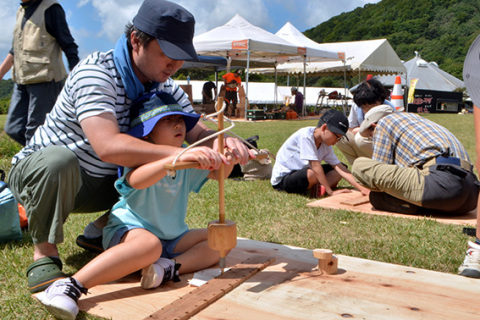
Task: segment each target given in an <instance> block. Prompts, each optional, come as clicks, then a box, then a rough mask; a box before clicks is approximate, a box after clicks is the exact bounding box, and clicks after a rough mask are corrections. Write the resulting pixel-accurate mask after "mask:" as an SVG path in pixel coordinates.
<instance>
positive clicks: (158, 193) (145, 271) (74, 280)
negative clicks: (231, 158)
mask: <svg viewBox="0 0 480 320" xmlns="http://www.w3.org/2000/svg"><path fill="white" fill-rule="evenodd" d="M133 106H134V107H135V109H136V110H138V112H137V113H136V114H132V117H133V119H132V122H131V125H130V130H129V131H128V134H130V135H132V136H133V137H136V138H138V139H142V140H145V141H147V142H148V143H151V144H156V145H161V146H164V147H166V146H174V147H181V146H182V144H183V143H184V140H185V136H186V134H187V132H188V131H190V130H192V129H193V128H194V127H195V125H196V123H197V122H198V119H199V116H198V115H196V114H192V113H188V112H185V111H183V110H182V107H181V106H180V105H178V104H177V102H176V100H175V99H174V98H173V96H171V95H170V94H169V93H165V92H155V93H148V94H146V95H144V96H142V97H141V98H140V99H138V100H137V101H136V102H134V104H133ZM174 159H175V156H173V155H172V156H170V157H167V158H164V159H160V160H157V161H153V162H151V163H147V164H145V165H140V166H138V167H135V168H127V169H126V170H125V172H124V173H123V175H122V176H121V177H120V178H119V179H117V181H116V182H115V188H116V189H117V191H118V193H119V194H120V199H119V200H118V202H117V203H116V204H115V205H114V206H113V208H112V211H111V213H110V216H109V218H108V223H107V225H106V227H105V228H104V230H103V233H104V236H103V246H104V248H105V249H106V250H105V251H104V252H103V253H101V254H100V255H98V256H97V257H96V258H95V259H94V260H92V261H91V262H90V263H88V264H87V265H85V266H84V267H83V268H82V269H80V270H79V271H78V272H77V273H75V274H74V275H73V276H72V277H70V278H67V279H61V280H57V281H55V282H54V283H53V284H52V285H51V286H50V287H48V288H47V289H46V290H45V291H43V292H40V293H39V294H38V295H37V298H38V300H39V301H40V302H41V303H42V304H43V305H45V306H46V307H47V309H48V310H49V311H50V312H52V313H53V314H54V315H55V316H56V317H60V318H69V319H75V317H76V315H77V313H78V305H77V300H78V298H79V297H80V296H81V294H82V293H84V294H86V293H87V290H88V289H90V288H92V287H94V286H96V285H99V284H103V283H107V282H111V281H115V280H117V279H120V278H122V277H124V276H127V275H128V274H130V273H132V272H135V271H137V270H142V272H141V275H142V277H141V279H140V286H141V287H142V288H143V289H153V288H156V287H158V286H160V285H161V284H162V283H164V282H166V281H169V280H173V281H180V280H179V275H180V274H183V273H191V272H196V271H198V270H202V269H205V268H208V267H210V266H212V265H214V264H216V263H218V261H219V255H218V252H217V251H215V250H212V249H210V247H209V246H208V231H207V229H205V228H204V229H189V228H188V226H187V224H186V222H185V218H186V214H187V206H188V195H189V194H190V192H192V191H193V192H199V191H200V189H201V187H202V186H203V185H204V184H205V182H206V181H207V180H208V179H218V178H219V170H216V169H212V168H214V167H215V162H216V161H221V162H222V161H223V162H225V175H226V176H228V174H229V173H230V171H231V170H232V168H233V165H234V163H233V162H232V163H229V162H228V161H227V160H226V158H225V157H224V156H223V155H221V154H220V153H218V152H216V151H214V150H213V149H211V148H208V147H195V148H191V149H190V150H188V151H187V152H185V153H184V154H182V155H181V156H180V157H179V158H178V161H188V162H190V161H191V162H198V163H199V164H200V168H199V169H185V170H178V171H177V172H176V176H175V177H171V176H169V175H167V170H166V168H165V165H166V164H170V163H172V162H173V160H174Z"/></svg>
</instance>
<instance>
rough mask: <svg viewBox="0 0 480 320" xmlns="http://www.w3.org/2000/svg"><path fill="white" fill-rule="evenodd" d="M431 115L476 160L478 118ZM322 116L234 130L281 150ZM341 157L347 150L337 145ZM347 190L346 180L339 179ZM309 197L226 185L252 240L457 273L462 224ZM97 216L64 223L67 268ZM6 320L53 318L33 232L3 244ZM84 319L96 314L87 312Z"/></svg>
mask: <svg viewBox="0 0 480 320" xmlns="http://www.w3.org/2000/svg"><path fill="white" fill-rule="evenodd" d="M426 117H427V118H428V119H430V120H432V121H434V122H437V123H439V124H441V125H443V126H445V127H446V128H447V129H449V130H450V131H452V132H453V133H454V134H455V135H456V136H457V137H458V138H459V140H460V141H461V142H462V143H463V144H464V146H465V147H466V148H467V151H468V152H469V154H470V157H471V160H472V162H474V161H475V158H476V154H475V141H474V128H473V116H472V115H471V114H468V115H457V114H438V115H437V114H430V115H426ZM4 122H5V116H4V115H3V116H0V130H2V133H1V134H0V155H1V159H0V169H4V170H6V171H8V170H9V168H10V164H9V163H10V159H11V157H12V155H13V154H15V152H16V151H18V149H19V148H18V145H16V144H14V143H13V142H12V141H11V140H10V139H9V138H8V137H7V136H6V135H5V133H3V124H4ZM316 122H317V121H316V120H299V121H287V120H280V121H271V122H261V121H260V122H253V123H252V122H241V123H236V127H235V128H234V130H233V131H234V132H235V133H237V134H238V135H240V136H242V137H244V138H247V137H250V136H252V135H259V136H260V139H259V141H258V146H259V147H260V148H266V149H269V150H270V151H271V152H273V153H274V154H276V152H277V151H278V149H279V148H280V146H281V145H282V143H283V142H284V141H285V140H286V139H287V138H288V137H289V136H290V135H291V134H292V133H293V132H295V131H296V130H297V129H299V128H301V127H305V126H315V125H316ZM336 154H337V156H338V157H339V158H340V160H342V161H344V162H345V159H344V158H343V155H342V154H341V153H340V152H339V151H338V150H336ZM341 185H342V186H344V187H346V186H347V184H346V183H345V181H343V182H342V183H341ZM217 195H218V186H217V183H216V182H215V181H209V182H207V184H206V185H205V187H204V188H203V189H202V191H201V192H200V193H199V194H192V195H191V197H190V202H189V214H188V223H189V226H190V227H192V228H193V227H206V226H207V223H208V222H209V221H211V220H214V219H216V218H217V215H218V209H217V208H218V196H217ZM310 201H312V200H311V199H309V198H307V197H303V196H299V195H290V194H286V193H280V192H277V191H274V190H273V189H272V187H271V186H270V183H269V181H237V180H232V179H228V180H227V181H226V184H225V205H226V216H227V218H228V219H230V220H233V221H235V222H236V223H237V227H238V235H239V236H240V237H245V238H249V239H255V240H260V241H266V242H274V243H281V244H288V245H294V246H299V247H303V248H307V249H315V248H329V249H331V250H333V252H335V253H337V254H343V255H349V256H353V257H360V258H365V259H371V260H377V261H384V262H389V263H395V264H400V265H406V266H412V267H417V268H424V269H429V270H435V271H440V272H446V273H456V269H457V268H458V266H459V265H460V263H461V262H462V261H463V258H464V254H465V250H466V249H467V240H468V237H467V236H466V235H464V234H462V226H456V225H446V224H441V223H437V222H434V221H430V220H426V219H424V218H423V217H419V218H418V219H403V218H395V217H383V216H372V215H366V214H361V213H353V212H349V211H344V210H339V211H334V210H324V209H321V208H308V207H306V204H307V203H308V202H310ZM99 214H100V213H98V214H72V215H70V217H69V219H68V221H67V222H66V224H65V235H66V241H65V242H64V243H63V244H62V245H60V246H59V249H60V254H61V257H62V260H63V261H64V271H66V272H67V273H70V274H73V273H74V272H75V271H76V270H77V269H79V268H80V267H81V266H83V265H84V264H85V263H86V262H87V261H89V260H90V259H91V258H92V257H93V255H92V254H91V253H88V252H85V251H84V250H83V249H81V248H79V247H77V246H76V245H75V238H76V237H77V235H79V234H81V233H82V232H83V228H84V227H85V225H86V224H87V223H88V222H90V221H91V220H93V219H95V218H96V217H97V216H98V215H99ZM0 249H1V254H0V264H1V266H2V268H1V271H0V283H1V285H0V290H1V295H0V319H4V320H5V319H46V318H47V319H48V318H49V317H50V316H49V314H48V313H47V312H46V311H45V310H44V309H43V307H40V305H39V304H38V303H37V302H36V301H35V300H34V299H32V298H31V295H30V293H29V292H28V290H27V281H26V275H25V273H26V268H27V266H28V265H29V264H30V263H31V262H32V257H33V245H32V242H31V239H30V238H29V235H28V233H25V234H24V239H23V240H22V241H19V242H10V243H6V244H0ZM79 317H80V318H81V319H96V318H95V317H92V316H90V315H87V314H85V313H81V315H80V316H79Z"/></svg>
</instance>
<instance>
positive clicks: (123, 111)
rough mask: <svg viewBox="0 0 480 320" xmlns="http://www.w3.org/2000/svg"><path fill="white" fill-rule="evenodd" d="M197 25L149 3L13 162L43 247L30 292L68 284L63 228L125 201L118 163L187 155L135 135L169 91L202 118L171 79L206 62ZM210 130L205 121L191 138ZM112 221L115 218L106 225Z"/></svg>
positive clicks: (75, 76)
mask: <svg viewBox="0 0 480 320" xmlns="http://www.w3.org/2000/svg"><path fill="white" fill-rule="evenodd" d="M194 26H195V20H194V17H193V16H192V15H191V13H190V12H188V11H187V10H185V9H184V8H183V7H181V6H179V5H177V4H174V3H172V2H168V1H163V0H145V1H144V2H143V4H142V5H141V7H140V9H139V11H138V13H137V15H136V16H135V18H134V19H133V23H131V24H128V25H127V28H126V32H125V34H124V35H123V36H122V37H121V38H120V39H119V41H118V42H117V44H116V46H115V49H113V50H111V51H108V52H104V53H101V52H96V53H94V54H91V55H90V56H88V57H87V58H86V59H84V60H83V61H81V62H80V63H79V64H78V65H77V66H76V67H75V68H74V69H73V70H72V72H71V73H70V74H69V76H68V78H67V80H66V82H65V86H64V88H63V90H62V92H61V93H60V96H59V98H58V99H57V102H56V104H55V106H54V108H53V110H52V112H51V113H50V114H48V116H47V119H46V120H45V123H44V124H43V125H42V126H40V127H39V128H38V129H37V131H36V132H35V135H34V136H33V137H32V139H31V140H30V142H29V143H28V145H27V146H26V147H25V148H24V149H22V150H21V151H20V152H19V153H18V154H17V155H15V157H14V158H13V160H12V164H13V167H12V170H11V172H10V176H9V184H10V187H11V189H12V192H13V193H14V195H15V197H16V199H17V200H18V201H19V202H20V203H22V204H23V206H24V207H25V209H26V212H27V216H28V220H29V231H30V234H31V236H32V239H33V243H34V257H33V258H34V262H33V263H32V264H31V265H30V266H29V267H28V269H27V274H28V286H29V289H30V291H32V292H38V291H42V290H44V289H45V288H46V287H48V285H49V284H50V283H51V282H53V281H55V280H56V279H59V278H61V277H64V274H63V273H62V272H61V269H62V263H61V260H60V259H59V253H58V249H57V244H58V243H61V242H63V239H64V234H63V223H64V222H65V221H66V219H67V217H68V215H69V214H70V212H98V211H101V210H107V209H110V208H111V207H112V205H113V204H114V203H115V202H116V201H117V200H118V194H117V192H116V191H115V189H114V187H113V185H114V181H115V179H116V177H117V167H118V166H125V167H137V166H139V165H142V164H145V163H148V162H151V161H154V160H157V159H160V158H164V157H166V156H170V155H172V154H176V153H178V152H179V151H180V149H179V148H175V147H168V146H158V145H155V144H152V143H148V142H146V141H142V140H139V139H136V138H133V137H131V136H129V135H128V134H126V132H127V131H128V129H129V125H130V106H131V105H132V102H133V101H134V100H135V99H137V98H138V97H140V96H142V95H143V94H144V93H145V92H153V91H165V92H168V93H170V94H171V95H173V96H174V98H175V99H176V100H177V102H178V104H179V105H181V106H182V107H183V110H184V111H185V112H190V113H191V112H194V111H193V108H192V106H191V105H190V102H189V100H188V97H187V95H186V94H185V93H184V92H183V90H182V89H181V88H180V87H179V86H178V85H177V84H176V83H175V82H174V81H173V80H172V79H171V78H170V77H171V76H172V75H173V74H174V73H175V72H176V71H177V70H178V69H179V68H180V67H181V66H182V65H183V62H184V61H185V60H196V59H197V55H196V52H195V49H194V47H193V43H192V41H193V33H194ZM210 133H211V132H210V130H208V129H207V128H206V126H205V125H204V124H202V123H198V124H197V125H196V126H195V127H194V128H193V129H192V130H190V131H189V133H188V134H187V137H186V140H187V142H189V143H192V142H194V141H197V140H199V139H201V138H203V137H205V136H207V135H209V134H210ZM225 143H226V146H227V147H228V148H230V149H232V150H233V151H234V155H235V157H237V158H238V159H239V162H240V163H242V164H245V163H246V162H247V161H248V157H249V151H248V149H247V148H246V147H245V146H244V145H243V143H241V142H240V141H238V140H237V139H233V138H227V139H226V141H225ZM222 160H223V161H225V162H227V160H226V159H225V158H224V157H223V158H222ZM220 164H221V163H216V164H215V165H216V167H219V166H220ZM102 223H106V219H105V217H104V219H103V220H101V221H99V224H98V226H99V227H101V226H102ZM45 270H46V271H45Z"/></svg>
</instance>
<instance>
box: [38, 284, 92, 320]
mask: <svg viewBox="0 0 480 320" xmlns="http://www.w3.org/2000/svg"><path fill="white" fill-rule="evenodd" d="M82 293H84V294H86V293H87V289H85V288H84V287H82V285H81V284H79V283H78V282H77V281H76V280H75V279H74V278H65V279H61V280H57V281H55V282H54V283H52V285H51V286H50V287H48V288H47V290H45V291H43V292H40V293H39V294H37V299H38V300H39V301H40V302H41V303H42V304H43V305H44V306H45V307H46V308H47V310H48V311H50V312H51V313H52V314H53V315H54V316H55V317H56V318H58V319H71V320H75V318H76V316H77V314H78V305H77V301H78V298H80V296H81V295H82Z"/></svg>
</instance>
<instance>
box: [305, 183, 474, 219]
mask: <svg viewBox="0 0 480 320" xmlns="http://www.w3.org/2000/svg"><path fill="white" fill-rule="evenodd" d="M364 199H365V197H362V194H361V193H360V192H359V191H356V190H354V191H352V192H351V193H341V194H337V195H334V196H331V197H325V198H323V199H319V200H315V201H312V202H310V203H308V204H307V206H309V207H313V208H315V207H320V208H325V209H335V210H349V211H354V212H362V213H368V214H376V215H385V216H394V217H403V218H412V219H418V218H419V217H420V218H423V217H425V218H428V219H433V220H436V221H438V222H442V223H451V224H459V225H470V226H475V225H476V224H477V211H476V210H474V211H470V212H469V213H467V214H463V215H448V214H438V213H434V212H432V213H431V215H428V216H426V215H410V214H401V213H393V212H387V211H381V210H376V209H374V208H373V207H372V205H371V204H370V202H368V201H367V202H364V203H360V204H356V202H363V200H364ZM352 204H354V205H352Z"/></svg>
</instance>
